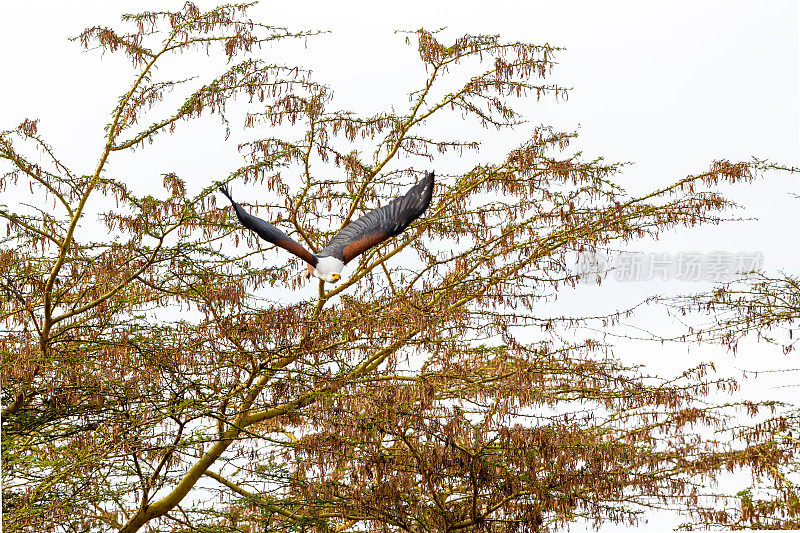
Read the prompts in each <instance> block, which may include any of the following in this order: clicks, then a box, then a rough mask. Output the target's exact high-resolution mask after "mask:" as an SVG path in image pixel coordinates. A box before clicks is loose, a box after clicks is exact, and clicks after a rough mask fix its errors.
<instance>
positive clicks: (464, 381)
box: [0, 4, 788, 532]
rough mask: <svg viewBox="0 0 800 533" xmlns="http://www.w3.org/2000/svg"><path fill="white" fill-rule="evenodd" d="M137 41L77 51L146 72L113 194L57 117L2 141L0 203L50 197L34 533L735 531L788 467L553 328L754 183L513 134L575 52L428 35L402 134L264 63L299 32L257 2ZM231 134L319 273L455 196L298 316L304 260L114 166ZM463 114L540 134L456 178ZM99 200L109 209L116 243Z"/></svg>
mask: <svg viewBox="0 0 800 533" xmlns="http://www.w3.org/2000/svg"><path fill="white" fill-rule="evenodd" d="M123 21H124V22H125V23H126V24H128V25H129V26H128V27H129V28H130V29H129V30H127V33H125V32H122V31H119V30H112V29H109V28H100V27H94V28H90V29H88V30H86V31H85V32H83V33H82V34H81V36H80V41H81V43H82V44H83V45H84V46H86V47H87V48H88V47H98V48H100V49H102V50H105V51H109V52H114V53H121V54H124V56H125V57H127V58H129V59H130V62H131V67H132V69H133V73H134V74H133V81H132V83H131V85H130V87H129V89H128V90H127V91H126V92H125V93H124V94H123V95H122V96H121V98H120V99H119V102H118V105H117V106H116V107H115V108H114V109H113V110H112V113H111V120H110V122H109V125H108V127H107V129H106V131H105V142H104V144H103V148H102V152H101V154H100V157H99V162H98V165H97V166H96V168H94V169H92V170H90V171H88V172H85V171H83V170H80V169H70V168H68V167H67V165H65V164H64V163H63V160H62V158H60V157H59V155H58V151H57V149H56V148H55V147H52V146H50V145H49V144H48V143H47V142H46V141H45V140H44V138H43V137H42V136H41V135H40V134H39V131H38V129H39V128H38V123H37V122H36V121H32V120H28V121H25V122H24V123H23V124H21V125H20V126H19V127H18V128H16V129H13V130H8V131H4V132H3V133H2V137H0V154H1V155H2V157H3V160H4V161H5V165H6V170H5V173H4V174H3V177H2V181H0V186H2V187H3V188H4V189H10V188H11V189H15V190H18V191H19V190H24V189H28V188H29V189H30V191H31V193H32V194H34V195H35V196H36V200H35V201H36V203H35V204H29V205H26V204H25V203H23V202H20V204H19V205H17V206H13V207H3V210H2V215H3V217H4V218H5V220H6V224H7V227H8V234H7V237H5V238H4V240H3V244H2V249H0V254H1V255H0V265H2V267H3V270H2V276H0V283H1V285H0V286H1V287H2V295H3V299H2V305H3V307H2V314H1V315H0V316H2V320H3V324H4V330H3V337H2V339H1V340H0V350H1V351H2V354H3V376H2V395H3V514H4V517H3V518H4V521H5V525H6V527H7V528H9V530H11V531H15V530H18V531H28V530H29V531H73V530H78V529H81V530H103V531H105V530H118V531H124V532H133V531H138V530H141V529H142V528H143V526H149V527H153V528H157V529H158V530H160V531H167V530H172V531H189V530H193V531H195V530H201V531H242V530H261V529H288V530H294V529H302V530H306V529H309V528H311V529H319V530H325V531H327V530H330V529H337V530H347V529H354V530H355V529H370V530H373V529H374V530H400V529H402V530H408V531H421V530H428V529H437V530H443V531H457V530H492V531H494V530H506V529H509V530H514V529H539V528H545V527H552V528H556V527H558V526H559V525H563V524H565V523H567V522H569V521H571V520H574V519H576V518H578V517H584V518H586V519H588V520H593V521H595V522H597V523H601V522H603V521H607V520H610V521H615V522H619V521H625V520H630V521H635V520H636V519H637V517H638V516H639V513H640V512H641V511H642V510H643V509H645V508H647V507H649V506H653V507H659V508H660V507H664V506H667V507H671V508H675V509H678V510H682V511H686V512H692V511H694V512H697V513H700V514H701V515H703V516H707V517H710V516H712V513H713V512H716V510H718V509H719V508H720V505H725V502H726V501H727V500H726V498H728V497H730V496H733V495H728V494H726V493H725V492H724V491H717V492H715V491H711V492H709V491H708V490H706V489H704V488H702V487H703V485H702V484H703V483H705V482H707V481H708V480H710V479H713V478H714V476H715V475H717V474H718V473H719V472H722V471H727V470H731V469H737V468H739V467H741V466H749V467H752V468H753V469H754V471H756V472H759V468H760V467H761V466H762V465H764V464H766V463H765V462H764V461H763V459H762V457H763V456H762V455H761V454H759V453H756V452H758V451H759V450H761V449H762V448H763V447H764V446H767V445H772V444H773V443H772V442H771V441H770V440H769V438H768V437H764V436H762V435H750V436H749V440H746V441H745V440H734V441H732V440H730V439H727V438H726V437H725V436H718V437H715V438H709V437H708V436H707V435H706V436H704V434H703V433H702V432H700V431H699V430H698V429H697V428H698V427H702V428H706V429H719V430H720V431H722V430H724V427H725V424H726V423H727V422H728V420H729V417H730V416H734V415H735V411H736V408H737V406H736V405H727V406H713V405H711V406H709V405H708V404H707V403H703V402H702V398H703V397H704V396H705V395H706V394H707V393H708V392H709V391H710V390H715V389H722V390H726V389H730V388H733V387H735V383H733V382H731V381H727V380H720V379H716V378H714V377H713V376H712V375H709V374H708V367H706V366H699V367H697V368H694V369H689V370H687V371H686V372H685V373H683V374H682V375H680V376H675V377H674V378H662V377H656V376H648V375H646V373H644V371H643V370H642V369H639V368H627V367H625V366H624V365H622V364H621V363H619V362H618V361H616V360H615V359H614V358H613V356H612V355H613V354H612V352H611V350H610V347H608V346H605V345H604V344H602V343H601V342H599V341H597V340H595V339H592V338H579V337H577V336H575V335H574V334H573V333H572V330H571V329H570V328H572V327H574V326H575V324H576V323H577V322H578V321H577V320H576V319H573V318H568V317H567V318H560V319H556V318H553V317H551V316H548V314H547V312H546V304H547V302H548V301H549V300H550V299H552V298H553V297H555V296H556V295H557V292H558V291H559V290H561V289H562V288H564V287H568V286H570V285H574V284H575V283H576V281H577V278H576V275H575V274H574V273H573V272H572V271H571V270H570V268H569V261H570V258H571V257H572V254H574V253H576V252H581V251H586V250H595V249H597V248H602V247H605V246H608V245H610V244H611V243H613V242H616V241H628V240H632V239H635V238H638V237H643V236H654V235H658V233H659V232H660V231H662V230H663V229H665V228H672V227H675V226H676V225H694V224H698V223H703V222H715V221H717V220H718V219H717V218H716V217H717V215H716V214H715V212H716V211H718V210H720V209H722V208H724V207H725V206H726V205H727V203H726V201H725V200H724V199H723V198H722V197H721V196H720V195H718V194H716V193H713V192H711V191H710V190H706V189H707V186H713V185H714V184H716V183H717V182H718V181H720V180H728V181H733V182H735V181H742V180H747V179H750V178H751V177H752V176H753V175H754V172H755V171H756V170H758V165H756V164H754V163H736V164H732V163H729V162H725V161H722V162H716V163H714V164H713V165H712V167H711V168H710V169H709V170H708V171H705V172H701V173H699V174H697V175H693V176H689V177H686V178H683V179H680V180H678V181H676V182H675V183H673V184H671V185H669V186H667V187H664V188H661V189H658V190H654V191H653V192H651V193H650V194H646V195H643V196H640V197H631V196H628V195H626V194H625V192H624V191H623V190H621V189H620V188H619V187H618V186H616V185H615V184H614V183H613V182H612V181H611V178H612V177H613V175H614V173H615V172H616V171H617V170H618V169H617V166H615V165H606V164H602V163H601V162H600V161H599V160H597V161H585V160H582V159H581V158H580V157H579V156H578V155H577V154H575V153H574V152H571V151H570V149H569V143H570V142H571V141H573V140H574V138H575V134H574V133H563V132H556V131H553V130H552V129H548V128H544V127H542V128H534V129H530V128H529V127H527V126H526V125H525V124H524V123H523V122H522V121H521V119H520V116H519V114H518V112H517V111H516V110H515V109H514V107H513V106H514V105H516V104H515V103H524V102H526V101H527V100H530V99H531V98H532V97H537V98H538V97H543V96H547V95H548V94H557V93H559V92H561V91H562V90H561V89H559V88H558V87H556V86H555V85H551V84H548V83H547V82H546V79H547V76H548V75H549V73H550V71H551V69H552V67H553V65H554V63H553V57H554V54H555V53H557V49H554V48H552V47H549V46H538V45H532V44H526V43H504V42H502V41H501V40H500V39H499V38H497V37H493V36H482V35H466V36H464V37H461V38H458V39H456V40H455V41H454V42H453V43H452V44H450V45H445V44H443V43H442V42H440V41H439V40H438V38H437V35H436V34H432V33H430V32H427V31H424V30H420V31H418V32H414V33H411V34H409V35H408V39H409V42H410V43H412V44H413V45H414V46H416V49H417V52H418V55H419V59H420V65H421V67H423V68H422V69H421V71H423V70H424V78H423V82H422V85H421V86H420V87H419V89H418V90H416V91H414V92H412V93H411V94H410V102H409V104H408V106H407V107H405V108H400V109H401V110H400V111H397V110H394V109H395V107H390V103H387V109H389V108H391V109H393V110H392V111H384V112H379V113H377V114H374V115H369V116H361V115H359V114H357V113H356V112H350V111H342V110H338V109H336V108H335V107H334V100H333V98H332V94H331V91H330V90H329V89H328V88H327V87H325V86H324V85H321V84H318V83H315V82H313V81H312V80H311V79H310V77H309V75H308V73H307V72H306V71H304V70H302V69H299V68H289V67H285V66H277V65H272V64H270V63H267V62H265V61H263V60H262V59H259V58H258V56H259V55H260V54H261V53H262V52H263V51H262V50H261V49H260V48H259V46H258V45H259V44H260V43H264V42H266V41H277V40H280V39H289V38H292V37H296V36H300V35H303V34H299V33H294V34H293V33H290V32H288V31H286V30H282V29H279V28H273V27H270V26H266V25H262V24H257V23H255V22H253V21H251V20H249V19H247V16H246V6H244V5H231V6H222V7H219V8H216V9H213V10H211V11H209V12H201V11H200V10H198V9H197V8H196V7H195V6H193V5H192V4H186V6H185V7H184V9H182V10H181V11H179V12H147V13H142V14H138V15H129V16H125V17H124V18H123ZM198 49H199V50H200V51H202V52H206V53H213V52H214V51H215V50H216V49H220V52H221V53H223V54H225V56H227V57H228V58H229V59H230V61H231V63H230V64H229V65H228V67H227V68H226V69H225V71H224V72H222V73H221V74H219V75H217V76H216V77H213V78H211V79H207V80H206V81H204V82H197V81H190V80H182V81H181V80H177V81H176V80H170V79H165V78H161V77H160V75H161V74H163V73H164V70H156V67H157V66H158V65H161V64H162V63H164V62H165V60H166V59H167V58H169V57H171V56H174V55H175V54H179V53H183V52H190V51H192V50H198ZM242 57H244V59H240V58H242ZM234 60H235V62H234ZM192 83H195V85H192ZM180 91H185V97H184V98H183V100H182V103H180V104H179V105H177V106H175V107H170V103H169V98H166V97H167V96H174V95H175V94H177V93H179V92H180ZM234 102H235V103H236V104H237V105H236V106H234V105H232V104H233V103H234ZM243 108H245V109H246V111H245V112H244V115H241V114H237V113H240V112H241V109H243ZM206 114H216V115H218V116H220V117H222V118H223V119H224V121H225V123H226V124H227V125H230V124H234V119H236V120H241V124H242V125H243V126H245V127H252V128H253V131H257V132H258V135H259V136H258V137H255V138H252V139H249V140H248V141H246V142H243V143H242V145H241V146H240V149H241V150H242V151H243V153H244V156H245V162H244V164H243V165H242V166H241V167H239V168H234V169H233V170H232V171H231V173H230V174H229V175H226V176H219V179H218V180H217V181H218V182H225V183H229V184H231V188H232V189H233V190H234V192H237V191H240V190H242V188H243V187H244V186H245V184H246V183H251V184H256V185H259V186H263V185H266V189H267V190H269V191H271V193H270V194H265V193H264V192H263V189H262V190H261V191H262V192H261V193H260V194H259V195H258V196H256V195H253V197H259V198H262V197H264V198H265V199H266V200H267V203H266V204H259V203H257V202H252V201H251V202H244V204H245V205H246V206H247V208H248V209H250V210H252V211H254V212H258V213H259V214H260V216H263V217H268V218H270V219H271V220H275V221H278V223H279V225H281V226H282V227H283V228H284V229H285V230H286V231H288V232H289V233H291V234H292V235H293V236H294V237H296V238H297V239H298V240H301V241H302V242H303V243H304V244H305V245H306V246H308V247H309V248H310V249H311V250H314V251H316V250H319V249H321V247H322V246H323V245H324V243H325V242H327V240H328V239H329V238H330V237H331V236H332V235H333V234H334V233H335V232H336V231H337V230H338V229H339V228H341V227H343V226H344V225H345V224H347V223H348V222H349V221H351V220H353V219H354V217H357V216H358V215H359V214H360V213H362V212H363V211H365V210H367V209H370V208H372V207H374V206H375V205H376V204H378V203H382V202H385V201H387V200H388V199H389V198H391V197H393V196H396V195H397V194H398V192H400V191H402V190H403V189H404V187H406V186H407V185H408V183H409V182H412V181H415V180H416V179H417V176H418V175H421V174H422V172H424V171H425V170H427V169H429V168H432V167H433V168H436V170H437V175H438V176H440V178H439V180H438V182H437V186H436V190H435V194H434V201H433V203H432V205H431V207H430V208H429V210H428V212H427V213H426V214H425V216H424V217H423V218H422V219H420V220H418V221H417V222H416V223H415V224H413V225H412V226H411V227H410V228H409V230H408V231H407V232H406V233H405V234H403V235H402V236H400V237H397V238H395V239H393V240H390V241H388V242H386V243H385V244H383V245H381V246H378V247H376V248H374V249H372V250H370V251H369V252H367V253H366V254H364V256H363V257H361V258H360V260H359V261H358V264H357V265H354V266H353V267H352V268H351V269H350V274H349V277H348V278H347V279H346V281H344V282H343V283H341V284H339V285H325V284H323V283H322V282H319V283H318V286H317V291H316V292H317V294H316V296H315V297H314V298H311V299H302V298H300V297H298V296H297V295H298V294H300V293H299V292H298V291H297V290H296V289H298V287H300V286H301V285H302V284H304V283H306V281H305V280H304V278H303V276H302V272H303V270H304V269H303V268H302V265H300V264H298V260H297V259H294V258H291V259H290V258H288V257H287V256H286V255H285V254H279V253H277V252H276V253H272V252H273V251H272V250H270V253H265V254H262V253H261V252H262V250H261V249H260V248H259V247H258V246H259V245H260V243H258V241H257V239H255V238H254V237H253V236H252V235H250V234H248V233H247V232H246V231H245V230H243V229H242V228H240V227H239V225H238V224H237V223H236V222H235V219H234V218H233V217H232V216H231V213H230V209H229V208H228V207H221V208H217V207H216V204H215V199H214V196H213V193H214V190H215V187H216V183H209V184H208V186H207V187H206V188H205V189H203V190H202V191H200V192H199V193H197V194H195V195H189V194H188V193H187V186H186V182H185V181H184V179H183V178H181V177H179V176H177V175H175V174H174V173H169V172H166V173H165V174H164V175H163V185H164V189H165V191H164V193H163V194H162V196H161V197H159V198H157V197H153V196H137V195H136V194H135V193H134V191H133V189H132V187H131V184H130V183H129V182H128V181H127V180H126V177H125V176H124V175H123V174H121V173H119V172H117V171H115V172H113V173H112V172H110V171H109V164H110V163H109V162H110V161H112V160H113V158H114V157H116V156H117V154H118V153H120V152H124V151H130V150H134V149H138V150H139V151H138V152H137V154H142V155H141V156H146V155H147V150H146V145H147V144H148V143H150V142H154V141H155V142H157V140H158V137H157V136H158V135H159V134H162V133H173V132H174V134H180V130H181V127H182V126H181V125H182V123H183V122H187V121H190V120H193V119H196V118H197V117H200V116H204V115H206ZM448 114H450V115H455V116H456V117H458V118H462V119H463V120H473V121H475V122H476V123H477V124H479V125H481V126H483V127H484V128H485V131H486V133H485V139H484V140H483V144H487V143H489V142H491V136H490V135H489V134H490V133H491V132H492V131H494V130H504V129H515V130H516V131H518V132H519V134H520V139H524V140H521V142H520V143H519V145H518V146H517V147H516V148H515V149H513V150H511V151H510V152H508V154H507V155H506V156H505V157H504V158H501V159H500V160H497V161H491V162H485V163H482V164H479V165H475V166H474V167H473V168H471V169H470V170H468V171H466V172H462V173H448V172H447V170H446V169H443V168H438V167H437V166H436V164H435V163H436V161H437V158H440V157H444V155H440V154H447V153H449V152H456V153H461V152H464V153H468V152H469V151H475V150H479V149H480V148H481V146H482V144H481V143H478V142H476V141H474V140H471V139H463V138H455V137H454V138H434V137H433V133H432V132H434V131H436V130H437V128H436V122H435V121H436V120H437V117H446V116H447V115H448ZM286 125H292V126H293V128H285V127H284V126H286ZM298 128H299V129H298ZM297 131H300V133H299V134H298V133H297ZM264 135H266V137H263V136H264ZM37 154H38V155H37ZM20 194H21V193H20ZM90 197H91V198H100V199H101V200H102V199H105V200H106V203H105V204H103V205H104V207H103V209H102V212H101V213H99V215H100V217H101V220H102V221H103V222H104V223H105V225H106V228H107V235H104V236H103V237H102V239H101V240H99V241H98V240H96V239H97V237H96V236H95V235H93V234H91V233H90V232H89V230H88V229H87V228H86V227H85V225H84V223H85V221H86V220H87V218H89V219H91V217H92V216H93V215H94V213H92V212H91V211H89V210H88V208H87V204H88V201H89V198H90ZM244 198H245V197H244V196H243V195H238V199H244ZM51 203H52V207H51ZM96 205H97V204H96ZM240 241H242V242H240ZM233 243H235V245H234V244H233ZM270 261H273V262H272V263H269V262H270ZM265 264H266V266H264V265H265ZM293 291H294V292H293ZM274 294H281V295H284V296H282V297H281V298H276V297H274V296H273V295H274ZM176 316H177V317H178V318H176ZM615 318H616V317H615V315H611V316H609V317H608V320H610V321H613V320H614V319H615ZM750 407H751V408H756V407H755V406H750ZM787 453H788V452H787ZM720 502H722V503H720ZM704 513H705V514H704ZM762 514H763V515H764V517H765V520H768V519H770V518H771V516H772V515H770V514H769V512H768V511H763V513H762ZM707 519H708V520H710V518H707Z"/></svg>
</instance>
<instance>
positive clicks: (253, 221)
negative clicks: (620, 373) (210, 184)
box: [219, 185, 317, 266]
mask: <svg viewBox="0 0 800 533" xmlns="http://www.w3.org/2000/svg"><path fill="white" fill-rule="evenodd" d="M219 190H220V192H221V193H222V194H224V195H225V196H227V197H228V200H230V201H231V204H233V209H234V211H236V216H237V217H238V219H239V222H241V223H242V224H244V226H245V227H246V228H249V229H251V230H253V231H255V232H256V233H257V234H258V236H259V237H261V238H262V239H264V240H265V241H268V242H271V243H272V244H274V245H275V246H280V247H281V248H283V249H284V250H288V251H290V252H291V253H293V254H294V255H296V256H297V257H299V258H300V259H302V260H303V261H305V262H306V263H308V264H310V265H311V266H316V265H317V257H316V256H315V255H314V254H312V253H311V252H309V251H308V250H306V249H305V248H304V247H303V246H302V245H301V244H300V243H299V242H297V241H296V240H294V239H292V238H291V237H289V236H288V235H286V234H285V233H284V232H282V231H281V230H279V229H278V228H276V227H275V226H273V225H272V224H270V223H269V222H267V221H266V220H262V219H260V218H258V217H255V216H253V215H251V214H250V213H248V212H247V211H245V210H244V208H243V207H242V206H241V205H239V204H238V203H236V202H235V201H234V200H233V198H232V197H231V193H230V192H229V191H228V187H226V186H225V185H220V186H219Z"/></svg>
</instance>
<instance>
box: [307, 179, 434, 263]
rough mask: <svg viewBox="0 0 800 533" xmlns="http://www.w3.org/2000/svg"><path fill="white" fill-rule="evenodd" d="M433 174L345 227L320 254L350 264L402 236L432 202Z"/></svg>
mask: <svg viewBox="0 0 800 533" xmlns="http://www.w3.org/2000/svg"><path fill="white" fill-rule="evenodd" d="M432 195H433V172H431V173H429V174H428V175H427V176H425V177H424V178H423V179H422V180H420V181H419V183H417V184H416V185H414V186H413V187H411V188H410V189H409V190H408V192H407V193H405V194H404V195H403V196H400V197H398V198H395V199H394V200H392V201H391V202H389V203H388V204H386V205H384V206H381V207H378V208H377V209H373V210H372V211H370V212H369V213H367V214H366V215H364V216H363V217H361V218H359V219H358V220H355V221H353V222H351V223H350V224H348V225H347V226H345V227H344V228H342V230H341V231H340V232H339V233H337V234H336V235H334V237H333V238H332V239H331V241H330V242H329V243H328V245H327V246H326V247H325V249H323V250H322V251H321V252H320V253H319V256H320V257H325V256H333V257H335V258H337V259H339V260H340V261H342V262H343V263H347V262H348V261H350V260H351V259H353V258H354V257H355V256H357V255H358V254H360V253H362V252H363V251H365V250H367V249H368V248H371V247H373V246H375V245H376V244H379V243H382V242H383V241H385V240H386V239H388V238H389V237H393V236H395V235H397V234H399V233H401V232H402V231H403V230H404V229H406V228H407V227H408V225H409V224H411V223H412V222H413V221H414V220H415V219H417V218H418V217H419V216H420V215H422V213H424V212H425V210H426V209H427V208H428V206H429V205H430V203H431V197H432Z"/></svg>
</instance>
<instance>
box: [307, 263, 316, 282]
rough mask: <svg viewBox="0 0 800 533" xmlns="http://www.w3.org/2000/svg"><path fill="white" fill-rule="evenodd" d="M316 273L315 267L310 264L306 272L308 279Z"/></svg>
mask: <svg viewBox="0 0 800 533" xmlns="http://www.w3.org/2000/svg"><path fill="white" fill-rule="evenodd" d="M313 274H314V267H313V266H311V265H308V272H306V279H311V276H312V275H313Z"/></svg>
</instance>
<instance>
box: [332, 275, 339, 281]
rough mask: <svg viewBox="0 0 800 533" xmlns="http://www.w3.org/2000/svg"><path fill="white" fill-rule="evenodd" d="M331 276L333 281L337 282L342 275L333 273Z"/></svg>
mask: <svg viewBox="0 0 800 533" xmlns="http://www.w3.org/2000/svg"><path fill="white" fill-rule="evenodd" d="M331 277H332V278H333V281H334V283H335V282H337V281H339V277H340V276H339V274H331Z"/></svg>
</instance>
